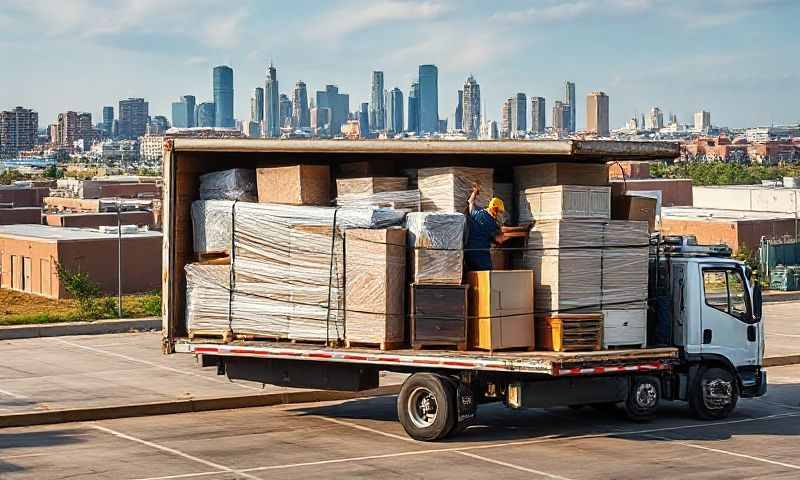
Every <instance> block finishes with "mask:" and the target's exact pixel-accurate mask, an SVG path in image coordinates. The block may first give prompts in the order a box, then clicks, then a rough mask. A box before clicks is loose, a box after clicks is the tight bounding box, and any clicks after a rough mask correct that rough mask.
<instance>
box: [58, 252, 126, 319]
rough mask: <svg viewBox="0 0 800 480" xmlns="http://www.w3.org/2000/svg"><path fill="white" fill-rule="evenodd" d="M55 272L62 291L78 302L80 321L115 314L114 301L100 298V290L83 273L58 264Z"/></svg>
mask: <svg viewBox="0 0 800 480" xmlns="http://www.w3.org/2000/svg"><path fill="white" fill-rule="evenodd" d="M56 271H57V273H58V278H59V280H60V281H61V284H62V285H64V289H65V290H66V291H67V293H69V294H70V295H71V296H72V297H73V298H74V299H75V300H76V301H77V302H78V308H79V312H78V316H79V317H80V319H81V320H96V319H100V318H109V317H113V316H115V314H116V305H115V304H114V299H112V298H103V297H101V293H102V290H101V289H100V286H99V285H97V283H95V282H94V281H93V280H92V279H91V278H89V275H88V274H87V273H85V272H81V271H74V270H71V269H69V268H67V267H65V266H64V265H61V264H60V263H58V264H56Z"/></svg>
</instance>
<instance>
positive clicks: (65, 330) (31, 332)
mask: <svg viewBox="0 0 800 480" xmlns="http://www.w3.org/2000/svg"><path fill="white" fill-rule="evenodd" d="M131 330H161V317H149V318H133V319H121V320H119V319H116V320H97V321H94V322H68V323H51V324H41V325H38V324H37V325H9V326H2V327H0V340H19V339H22V338H37V337H64V336H68V335H102V334H105V333H127V332H130V331H131Z"/></svg>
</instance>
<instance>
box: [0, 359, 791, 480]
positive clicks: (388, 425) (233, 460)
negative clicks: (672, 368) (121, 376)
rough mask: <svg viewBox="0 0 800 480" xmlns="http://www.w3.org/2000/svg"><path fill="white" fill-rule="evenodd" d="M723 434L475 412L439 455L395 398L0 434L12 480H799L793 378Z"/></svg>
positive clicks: (677, 420)
mask: <svg viewBox="0 0 800 480" xmlns="http://www.w3.org/2000/svg"><path fill="white" fill-rule="evenodd" d="M769 375H770V383H771V386H770V392H769V394H768V395H767V396H766V397H763V398H761V399H756V400H743V401H741V403H740V407H739V409H738V410H737V412H736V413H735V415H734V416H733V417H731V418H729V419H727V420H724V421H718V422H700V421H696V420H694V419H692V418H691V417H689V415H688V412H687V409H686V408H685V406H684V405H683V404H681V403H674V404H671V403H665V404H664V405H663V406H662V415H661V416H660V417H659V419H658V420H656V421H654V422H651V423H647V424H634V423H630V422H627V421H625V420H623V419H621V418H620V417H619V415H618V414H615V413H600V412H597V411H594V410H591V409H582V410H578V411H573V410H570V409H567V408H557V409H546V410H540V409H537V410H527V411H511V410H507V409H505V408H504V407H502V406H500V405H489V406H484V407H482V408H481V409H480V410H479V412H478V415H479V417H478V423H477V424H476V425H475V426H473V427H471V428H469V429H468V430H467V431H466V432H465V433H463V434H462V435H461V436H459V437H456V438H454V439H451V440H448V441H445V442H440V443H421V442H416V441H414V440H411V439H409V438H408V437H407V436H406V435H405V433H404V432H403V430H402V428H401V426H400V424H399V423H397V421H396V413H395V405H394V400H395V397H376V398H367V399H360V400H351V401H339V402H327V403H313V404H297V405H283V406H277V407H262V408H248V409H240V410H226V411H216V412H202V413H190V414H180V415H169V416H155V417H142V418H129V419H117V420H107V421H100V422H91V423H78V424H62V425H53V426H43V427H26V428H13V429H4V430H1V431H0V476H1V477H2V478H8V479H18V478H35V479H65V478H89V479H106V478H108V479H151V480H155V479H163V480H167V479H178V478H187V479H192V478H198V479H233V478H247V479H276V478H279V479H283V478H286V479H288V478H292V479H296V478H312V477H315V478H353V477H369V478H382V479H389V478H442V479H451V478H452V479H460V478H480V477H496V478H555V479H590V478H591V479H597V478H617V479H619V478H665V479H666V478H669V479H675V478H728V479H738V478H756V477H760V478H786V479H789V478H798V477H800V461H798V458H797V456H798V438H797V436H798V435H800V367H798V366H789V367H774V368H770V369H769Z"/></svg>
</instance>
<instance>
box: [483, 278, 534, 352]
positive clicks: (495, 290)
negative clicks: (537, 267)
mask: <svg viewBox="0 0 800 480" xmlns="http://www.w3.org/2000/svg"><path fill="white" fill-rule="evenodd" d="M533 275H534V273H533V271H531V270H506V271H495V270H487V271H481V272H470V273H469V285H470V295H469V300H470V302H469V303H470V305H469V307H470V308H469V313H470V320H469V338H470V345H471V346H472V347H474V348H477V349H481V350H489V351H494V350H503V349H509V348H524V349H532V348H533V345H534V342H533Z"/></svg>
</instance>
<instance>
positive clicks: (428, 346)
mask: <svg viewBox="0 0 800 480" xmlns="http://www.w3.org/2000/svg"><path fill="white" fill-rule="evenodd" d="M411 349H412V350H456V351H459V352H466V351H467V343H466V342H463V343H444V342H443V343H428V342H413V343H412V344H411Z"/></svg>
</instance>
